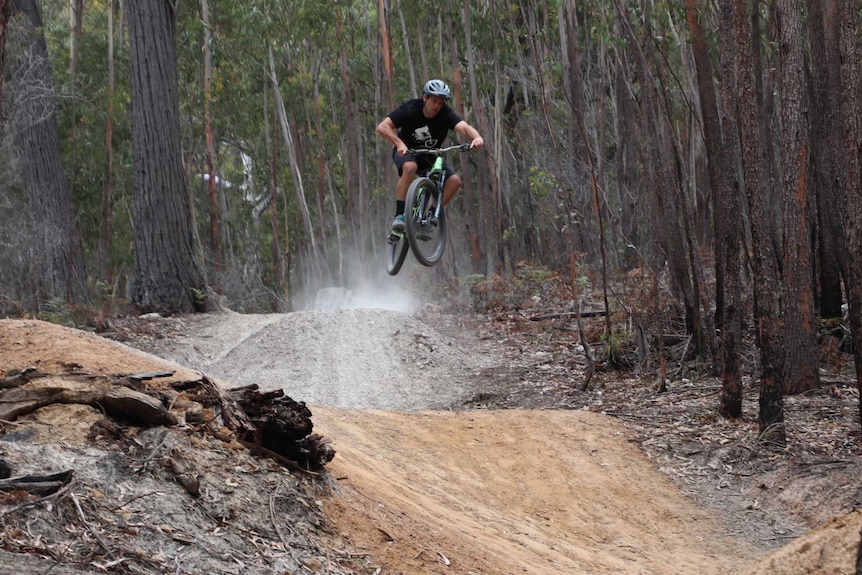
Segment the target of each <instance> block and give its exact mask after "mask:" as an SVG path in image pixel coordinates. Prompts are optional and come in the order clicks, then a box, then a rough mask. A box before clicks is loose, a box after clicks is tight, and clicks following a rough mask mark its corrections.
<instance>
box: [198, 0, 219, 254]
mask: <svg viewBox="0 0 862 575" xmlns="http://www.w3.org/2000/svg"><path fill="white" fill-rule="evenodd" d="M201 21H202V24H203V29H204V45H203V57H204V77H203V89H204V135H205V138H206V146H207V150H206V158H207V176H208V177H209V180H208V181H207V184H208V190H209V196H208V197H209V216H210V222H209V223H210V225H209V228H210V250H211V252H212V258H213V262H214V263H215V267H216V269H219V268H221V266H222V263H223V259H222V250H221V246H220V245H219V201H218V193H217V191H216V173H215V156H216V150H215V138H214V136H213V125H212V76H213V72H212V70H213V66H212V34H211V33H210V8H209V2H208V0H201Z"/></svg>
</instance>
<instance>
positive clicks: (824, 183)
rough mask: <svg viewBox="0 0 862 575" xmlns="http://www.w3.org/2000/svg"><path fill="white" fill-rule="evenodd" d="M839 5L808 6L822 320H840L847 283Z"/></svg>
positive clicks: (832, 0)
mask: <svg viewBox="0 0 862 575" xmlns="http://www.w3.org/2000/svg"><path fill="white" fill-rule="evenodd" d="M839 4H840V3H839V2H838V0H825V1H824V0H809V1H808V3H807V7H808V36H809V42H810V45H811V48H810V49H811V64H810V67H811V90H810V91H809V93H810V102H809V103H808V106H807V111H808V114H809V115H810V118H811V156H812V167H813V169H812V170H811V180H812V181H811V186H812V188H813V189H814V196H815V197H816V202H815V203H814V205H813V208H814V214H813V217H812V219H813V221H814V222H815V224H816V228H815V229H816V238H817V242H816V251H815V253H814V270H815V274H816V278H817V281H816V283H815V289H816V293H815V302H816V304H817V308H818V310H819V313H820V317H821V318H824V319H825V318H839V317H841V315H842V314H841V304H842V303H843V297H842V288H841V278H842V276H843V277H846V275H847V270H846V264H847V258H846V255H845V254H844V238H843V217H842V211H841V210H838V209H835V206H840V205H841V203H842V201H843V197H842V185H843V163H842V161H841V158H842V157H843V156H844V150H843V142H842V140H843V129H842V124H841V113H840V110H839V106H840V102H839V94H840V93H841V57H840V47H839V36H840V35H839V33H838V32H839V30H840V26H839V18H840V10H839Z"/></svg>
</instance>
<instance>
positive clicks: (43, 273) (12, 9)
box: [7, 0, 86, 307]
mask: <svg viewBox="0 0 862 575" xmlns="http://www.w3.org/2000/svg"><path fill="white" fill-rule="evenodd" d="M9 15H10V20H9V31H8V33H7V37H8V38H10V39H11V41H10V45H9V48H10V51H9V54H10V56H11V62H10V68H11V73H10V82H9V86H8V87H7V88H8V89H9V91H10V92H12V96H13V98H12V99H13V103H12V106H13V108H12V110H10V112H11V113H10V114H9V117H11V118H12V119H13V123H12V125H11V127H12V130H13V131H14V136H15V140H16V143H17V152H18V157H17V164H18V168H19V170H20V172H19V174H20V179H21V182H22V184H23V186H24V188H25V189H26V198H27V202H26V203H27V205H26V208H25V209H26V216H25V218H23V221H24V222H25V225H26V230H27V234H28V236H29V241H28V242H27V243H26V244H25V245H21V246H20V249H25V250H26V251H27V254H26V255H23V257H22V258H20V259H19V260H18V261H20V262H27V263H28V265H27V266H26V268H25V269H22V270H20V273H21V274H22V275H23V276H24V277H26V278H27V283H26V286H25V290H26V291H25V292H23V293H21V294H19V295H20V296H21V297H22V298H23V299H24V301H25V302H27V303H28V304H29V305H28V306H27V307H31V306H35V305H39V304H41V303H44V302H47V301H49V300H52V299H60V300H65V301H67V302H69V303H76V302H81V301H82V299H83V298H84V296H85V291H86V286H85V280H84V268H83V263H82V256H81V250H80V244H79V238H78V234H77V231H76V229H75V225H74V212H73V202H72V196H71V193H70V191H69V187H68V183H67V179H66V175H65V172H64V168H63V163H62V158H61V155H60V139H59V130H58V126H57V114H56V105H57V104H56V99H55V93H54V83H53V78H52V72H51V62H50V60H49V56H48V49H47V44H46V42H45V36H44V33H43V31H42V18H41V15H40V13H39V9H38V7H37V5H36V3H35V1H34V0H9Z"/></svg>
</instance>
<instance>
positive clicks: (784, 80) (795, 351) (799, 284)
mask: <svg viewBox="0 0 862 575" xmlns="http://www.w3.org/2000/svg"><path fill="white" fill-rule="evenodd" d="M776 6H777V8H778V28H779V37H780V42H779V46H780V55H781V56H780V70H781V74H780V94H781V127H782V133H781V140H782V159H783V164H784V166H783V174H784V281H783V282H782V284H783V286H784V345H785V348H784V349H785V355H784V370H785V372H784V374H785V375H784V392H785V393H801V392H803V391H807V390H809V389H813V388H814V387H816V386H817V385H818V384H819V383H820V377H819V368H818V366H817V350H816V348H815V345H814V343H815V341H814V338H815V323H816V317H815V314H814V302H813V298H812V290H811V246H810V244H809V238H810V237H811V230H810V226H809V223H808V222H809V217H808V213H809V208H808V199H809V184H808V166H809V158H808V119H807V118H806V116H805V114H806V110H804V109H803V108H804V107H805V102H804V100H805V88H804V86H803V81H804V77H803V76H802V75H801V74H799V70H801V69H802V65H803V61H802V60H803V57H802V50H803V46H802V41H803V34H804V28H803V17H802V0H778V2H777V5H776Z"/></svg>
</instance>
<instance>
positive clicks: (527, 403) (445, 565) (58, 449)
mask: <svg viewBox="0 0 862 575" xmlns="http://www.w3.org/2000/svg"><path fill="white" fill-rule="evenodd" d="M549 312H554V313H549ZM556 312H559V313H556ZM548 316H552V317H548ZM543 318H544V319H543ZM597 321H601V320H597ZM586 327H587V329H588V330H589V326H586ZM103 335H105V336H108V337H110V338H111V339H113V340H119V341H121V342H123V344H125V345H122V344H117V343H116V342H114V341H111V340H108V339H104V338H102V337H97V336H95V335H93V334H90V333H87V332H85V331H78V330H69V329H66V328H61V327H58V326H56V325H53V324H48V323H45V322H38V321H33V320H0V373H8V372H9V371H10V370H13V369H22V368H23V367H27V366H35V367H37V368H38V369H39V370H40V371H43V372H48V373H54V374H57V377H62V374H64V373H70V372H76V373H118V372H122V373H134V372H145V371H152V370H160V369H171V370H173V371H174V372H175V373H174V375H173V376H172V378H173V379H179V380H183V379H194V378H196V377H199V373H200V372H203V373H206V374H207V375H209V376H212V377H214V378H215V379H216V380H217V381H218V382H219V383H222V384H223V385H232V386H239V385H247V384H250V383H256V384H258V385H260V386H261V388H262V389H275V388H281V389H284V390H285V392H286V393H287V394H288V395H289V396H291V397H292V398H294V399H296V400H298V401H306V402H308V404H309V406H310V408H311V411H312V413H313V416H312V420H313V422H314V426H315V432H316V433H319V434H321V435H323V436H324V437H326V438H327V439H329V440H330V441H331V442H332V445H333V447H334V448H335V450H336V456H335V459H334V460H333V461H332V462H331V463H329V464H328V465H327V467H326V470H325V471H324V472H322V473H320V474H308V473H298V472H289V471H288V470H286V469H284V468H283V467H281V466H279V465H278V464H276V463H275V462H272V461H270V460H266V459H259V458H256V457H254V456H252V455H251V454H249V453H248V452H247V450H245V449H243V448H241V447H239V446H236V445H232V444H230V443H225V442H223V441H219V440H216V439H214V438H212V437H205V436H202V435H199V434H197V433H195V431H194V429H193V428H190V427H188V426H180V427H179V428H177V429H173V428H165V427H153V428H149V429H138V428H131V427H128V426H123V425H117V424H115V425H113V426H111V425H106V424H104V423H99V422H103V420H104V416H103V415H102V414H101V413H100V412H99V411H98V410H96V409H94V408H90V407H86V406H79V405H71V406H69V405H53V406H49V407H45V408H42V409H41V410H38V411H36V412H35V413H34V414H31V415H30V416H27V417H23V418H19V420H17V421H15V422H4V423H3V425H4V427H5V428H6V429H5V432H6V433H5V435H3V436H0V449H2V455H3V457H4V458H5V459H6V461H7V462H9V463H10V464H11V465H12V467H13V470H15V473H16V474H17V473H19V472H21V473H30V474H32V473H42V472H54V471H58V470H60V469H74V470H75V474H76V483H75V485H74V486H73V487H71V488H69V489H66V490H65V491H64V492H63V493H61V494H59V495H58V496H56V497H53V498H43V499H41V500H39V501H36V502H29V501H26V500H21V501H19V500H12V499H10V497H9V496H7V497H6V499H5V500H4V501H0V506H2V508H0V512H2V513H3V517H4V523H5V526H6V528H5V531H4V534H3V545H2V547H0V549H2V551H0V559H2V561H0V573H10V574H11V573H21V572H44V571H46V570H50V572H51V573H58V574H60V575H64V574H68V573H84V572H117V573H195V574H197V573H293V574H299V573H357V574H359V573H361V574H369V575H370V574H374V573H378V574H384V573H399V574H404V575H422V574H437V573H459V574H465V575H468V574H470V573H473V574H481V575H492V574H516V573H536V574H550V575H552V574H556V573H559V574H564V573H566V574H570V573H596V574H610V573H632V574H636V573H637V574H640V573H663V574H668V575H670V574H681V573H699V574H725V573H727V574H729V573H749V574H750V575H755V574H758V575H759V574H761V573H763V574H766V573H770V574H779V575H782V574H786V575H791V574H797V573H798V574H801V573H823V574H827V573H842V574H843V573H852V572H854V571H855V565H856V549H857V547H858V546H859V532H860V526H862V515H860V513H859V512H858V511H855V510H857V509H859V508H860V506H862V484H860V482H859V480H858V478H859V477H860V476H862V457H860V454H862V440H860V432H859V397H858V394H857V392H856V389H855V383H854V382H853V381H852V379H851V376H850V374H849V373H848V369H849V363H848V361H849V360H846V358H843V360H842V359H841V358H840V357H839V361H837V362H835V361H833V363H832V364H831V367H833V368H834V369H833V370H832V371H831V372H826V373H824V378H823V385H822V386H821V387H820V388H818V389H816V390H814V391H812V392H809V393H807V394H803V395H800V396H794V397H788V398H786V403H785V408H786V418H787V425H788V430H787V433H788V438H789V444H788V446H786V447H778V446H770V445H764V444H762V443H761V442H759V441H758V440H757V423H756V410H757V390H756V387H755V386H754V384H753V382H751V381H747V382H746V395H745V404H744V415H743V417H742V418H741V419H740V420H737V421H727V420H724V419H722V418H720V417H718V416H717V414H716V407H717V403H718V395H719V390H720V381H719V380H718V379H715V378H711V377H707V376H703V375H698V371H699V370H698V369H695V368H693V367H692V366H691V365H689V364H686V363H685V362H680V363H679V364H674V363H672V364H671V369H670V371H669V374H668V378H667V388H668V389H667V391H665V392H659V391H658V390H657V386H656V385H655V374H654V373H651V372H650V370H649V369H648V367H645V366H641V368H640V369H639V370H636V369H632V370H628V371H623V372H621V371H611V370H609V369H607V368H605V367H603V366H602V365H601V362H599V369H598V373H597V374H596V375H595V376H594V377H592V379H591V380H590V382H589V387H588V389H583V383H584V373H585V370H586V365H587V361H586V355H585V353H584V352H585V350H584V348H583V346H582V345H581V343H580V336H579V333H578V330H577V327H576V325H575V322H574V321H573V318H572V317H571V315H570V314H567V313H565V312H564V309H563V306H561V305H557V304H556V303H552V302H547V301H545V302H543V303H542V305H536V307H535V308H533V309H498V310H496V311H489V310H488V309H485V310H482V312H481V313H478V314H464V313H458V314H452V313H444V312H443V311H442V310H441V309H440V308H438V307H435V306H430V305H424V306H417V307H416V309H415V311H413V312H412V313H404V312H398V311H387V310H382V309H367V308H363V309H318V310H312V311H305V312H298V313H292V314H280V315H277V314H273V315H241V314H236V313H230V312H228V313H217V314H205V315H193V316H180V317H172V318H164V317H158V316H144V317H140V318H135V317H132V318H125V319H120V318H117V319H115V320H112V321H111V329H110V330H109V331H108V332H106V333H104V334H103ZM128 346H131V347H128ZM132 348H137V349H139V350H144V351H145V352H148V353H141V352H140V351H137V350H136V349H132ZM677 351H678V350H677ZM673 353H674V350H668V354H669V355H672V354H673ZM150 354H154V355H150ZM156 356H159V357H156ZM835 357H836V356H835V354H833V359H834V358H835ZM841 361H844V363H841ZM178 456H182V457H183V458H185V459H186V460H188V461H190V462H191V465H192V467H193V468H194V469H196V470H197V471H198V475H199V479H200V485H201V489H200V492H201V495H200V497H199V498H197V499H195V498H192V497H190V496H189V494H188V493H186V492H185V491H183V489H182V487H180V486H178V485H177V484H176V483H175V481H174V480H173V479H172V478H170V477H169V476H168V475H167V474H166V473H165V471H164V463H165V461H166V460H168V459H170V458H172V457H178ZM22 561H24V563H21V562H22ZM21 565H26V569H27V570H26V571H25V570H22V569H23V568H22V567H20V566H21ZM40 569H41V571H40Z"/></svg>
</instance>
